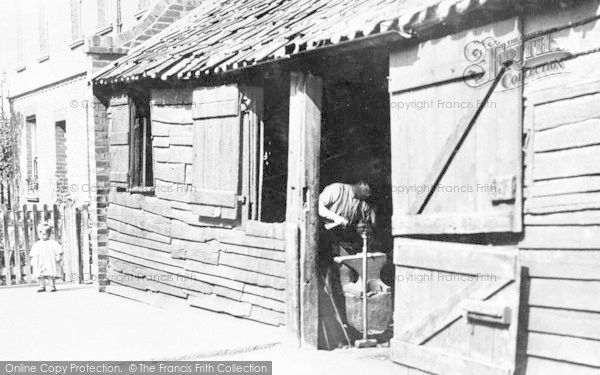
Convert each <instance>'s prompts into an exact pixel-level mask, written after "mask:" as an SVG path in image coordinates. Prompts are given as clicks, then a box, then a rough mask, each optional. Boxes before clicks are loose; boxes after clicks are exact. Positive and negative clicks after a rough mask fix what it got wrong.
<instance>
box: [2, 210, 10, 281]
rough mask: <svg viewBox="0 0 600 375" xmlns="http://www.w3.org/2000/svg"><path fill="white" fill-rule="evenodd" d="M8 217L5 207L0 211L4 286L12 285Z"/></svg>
mask: <svg viewBox="0 0 600 375" xmlns="http://www.w3.org/2000/svg"><path fill="white" fill-rule="evenodd" d="M8 217H9V211H8V210H7V209H6V207H4V208H3V210H2V231H3V236H2V237H3V239H4V276H5V285H11V284H12V273H11V266H10V258H11V256H10V240H9V233H8Z"/></svg>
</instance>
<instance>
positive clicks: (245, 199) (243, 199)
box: [237, 195, 248, 204]
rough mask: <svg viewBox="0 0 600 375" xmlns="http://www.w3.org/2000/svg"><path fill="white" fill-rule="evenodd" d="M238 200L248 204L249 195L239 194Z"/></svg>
mask: <svg viewBox="0 0 600 375" xmlns="http://www.w3.org/2000/svg"><path fill="white" fill-rule="evenodd" d="M237 201H238V203H239V204H246V202H247V201H248V197H246V196H245V195H238V196H237Z"/></svg>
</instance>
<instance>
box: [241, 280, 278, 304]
mask: <svg viewBox="0 0 600 375" xmlns="http://www.w3.org/2000/svg"><path fill="white" fill-rule="evenodd" d="M286 291H287V288H286V289H285V290H280V289H273V288H269V287H262V286H257V285H252V284H244V290H243V292H244V293H245V294H254V295H255V296H260V297H265V298H270V299H274V300H276V301H280V302H287V299H286Z"/></svg>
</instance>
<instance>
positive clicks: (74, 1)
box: [71, 0, 83, 42]
mask: <svg viewBox="0 0 600 375" xmlns="http://www.w3.org/2000/svg"><path fill="white" fill-rule="evenodd" d="M82 38H83V33H82V32H81V0H71V41H72V42H77V41H79V40H81V39H82Z"/></svg>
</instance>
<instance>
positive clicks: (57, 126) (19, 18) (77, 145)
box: [3, 0, 199, 270]
mask: <svg viewBox="0 0 600 375" xmlns="http://www.w3.org/2000/svg"><path fill="white" fill-rule="evenodd" d="M198 2H199V1H198V0H160V1H153V0H139V1H121V0H70V1H69V0H63V1H56V2H54V1H53V2H49V1H41V0H40V1H35V0H27V1H11V2H9V3H6V4H4V8H5V11H6V14H5V17H7V18H10V19H11V23H12V28H8V27H6V26H5V30H6V33H5V35H4V36H3V37H4V38H5V40H4V44H5V48H6V49H7V51H10V52H9V54H7V55H5V56H4V60H5V61H4V64H5V66H6V68H7V84H8V85H9V87H10V104H11V108H12V111H13V118H14V119H15V121H16V123H17V124H18V127H17V131H18V134H19V139H20V140H21V142H20V144H18V145H17V146H18V147H17V148H18V151H17V153H18V156H17V158H16V159H17V165H16V166H17V168H16V172H15V174H16V176H15V178H14V181H15V184H16V185H17V190H18V199H19V205H22V204H26V203H35V204H38V205H43V204H54V203H56V202H58V201H64V200H67V199H68V200H72V201H73V202H74V203H75V204H76V205H81V204H90V212H92V216H93V217H92V218H91V219H92V221H93V222H94V223H96V219H97V216H96V215H94V213H98V212H99V213H100V215H101V213H102V210H103V209H104V206H103V202H96V198H95V192H96V191H97V190H98V189H100V190H102V189H103V188H104V186H103V184H104V183H105V181H100V180H97V179H96V177H95V176H96V175H95V170H96V168H105V167H106V164H105V162H103V161H102V160H97V158H98V156H101V155H102V148H103V147H106V145H105V144H103V143H102V142H100V143H98V142H95V140H94V124H95V122H94V104H93V103H94V102H93V95H92V93H91V88H90V86H89V85H88V77H89V75H90V74H92V73H93V72H94V71H95V70H97V69H99V68H101V67H104V66H105V65H106V64H108V63H109V62H111V61H113V60H115V59H117V58H119V57H121V56H123V55H125V54H126V53H127V51H128V50H129V49H130V48H132V47H135V46H137V45H138V44H140V43H142V42H143V41H144V40H147V39H149V38H151V37H152V36H153V35H154V34H156V33H158V32H159V31H161V30H162V29H164V28H165V27H167V26H168V25H169V24H170V23H172V22H174V21H175V20H177V19H178V18H180V17H181V16H182V15H184V14H186V13H187V12H189V11H190V10H192V9H193V8H195V7H196V5H197V3H198ZM103 163H104V164H103ZM103 230H104V229H103V226H102V224H100V225H94V233H93V234H92V240H93V241H92V243H93V248H94V254H97V246H98V244H99V243H100V245H102V238H103ZM96 260H97V257H96V256H95V259H94V262H95V263H96V264H97V265H98V266H99V267H101V266H102V262H101V261H100V262H96ZM96 270H97V268H96Z"/></svg>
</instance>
